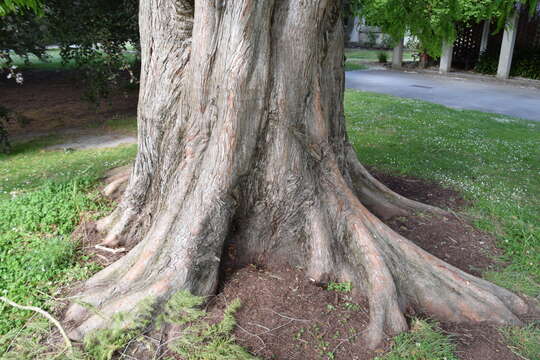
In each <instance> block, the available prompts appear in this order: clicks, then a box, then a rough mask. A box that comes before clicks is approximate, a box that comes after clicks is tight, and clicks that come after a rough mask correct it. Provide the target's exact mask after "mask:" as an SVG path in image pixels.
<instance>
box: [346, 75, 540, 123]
mask: <svg viewBox="0 0 540 360" xmlns="http://www.w3.org/2000/svg"><path fill="white" fill-rule="evenodd" d="M346 86H347V88H352V89H358V90H366V91H373V92H378V93H384V94H390V95H395V96H401V97H406V98H413V99H420V100H425V101H430V102H434V103H438V104H442V105H446V106H449V107H452V108H456V109H471V110H480V111H485V112H492V113H498V114H504V115H510V116H516V117H520V118H524V119H529V120H535V121H540V89H536V88H530V87H521V86H516V85H509V84H505V83H498V82H495V81H482V80H474V79H458V78H452V77H443V76H437V75H430V74H419V73H408V72H401V71H391V70H363V71H349V72H347V74H346Z"/></svg>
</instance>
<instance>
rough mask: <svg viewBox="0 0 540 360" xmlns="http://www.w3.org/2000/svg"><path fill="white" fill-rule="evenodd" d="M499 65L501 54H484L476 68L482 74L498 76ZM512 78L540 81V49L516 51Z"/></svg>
mask: <svg viewBox="0 0 540 360" xmlns="http://www.w3.org/2000/svg"><path fill="white" fill-rule="evenodd" d="M498 63H499V53H498V52H493V51H487V52H484V53H483V54H482V55H480V59H479V60H478V63H477V64H476V66H475V68H474V69H475V70H476V71H478V72H480V73H482V74H496V73H497V65H498ZM510 76H520V77H524V78H529V79H537V80H539V79H540V48H530V49H516V52H515V53H514V58H513V60H512V69H511V70H510Z"/></svg>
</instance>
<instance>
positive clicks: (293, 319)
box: [266, 309, 311, 322]
mask: <svg viewBox="0 0 540 360" xmlns="http://www.w3.org/2000/svg"><path fill="white" fill-rule="evenodd" d="M266 310H269V311H271V312H273V313H274V314H276V315H278V316H281V317H282V318H285V319H288V320H292V321H303V322H309V321H311V320H307V319H297V318H294V317H290V316H287V315H283V314H280V313H278V312H277V311H275V310H272V309H266Z"/></svg>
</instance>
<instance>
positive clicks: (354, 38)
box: [349, 16, 360, 43]
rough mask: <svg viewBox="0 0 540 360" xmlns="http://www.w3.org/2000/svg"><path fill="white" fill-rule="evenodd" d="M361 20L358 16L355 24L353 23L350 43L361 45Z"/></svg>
mask: <svg viewBox="0 0 540 360" xmlns="http://www.w3.org/2000/svg"><path fill="white" fill-rule="evenodd" d="M359 29H360V18H359V17H358V16H355V18H354V22H353V28H352V30H351V33H350V34H349V42H351V43H359V42H360V31H359Z"/></svg>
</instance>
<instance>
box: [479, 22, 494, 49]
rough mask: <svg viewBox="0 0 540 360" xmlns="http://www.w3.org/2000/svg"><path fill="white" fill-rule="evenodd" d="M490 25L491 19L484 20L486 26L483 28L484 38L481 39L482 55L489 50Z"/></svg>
mask: <svg viewBox="0 0 540 360" xmlns="http://www.w3.org/2000/svg"><path fill="white" fill-rule="evenodd" d="M490 25H491V21H490V20H486V21H484V27H483V29H482V39H481V40H480V55H482V54H483V53H484V52H485V51H486V50H487V47H488V40H489V26H490Z"/></svg>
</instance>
